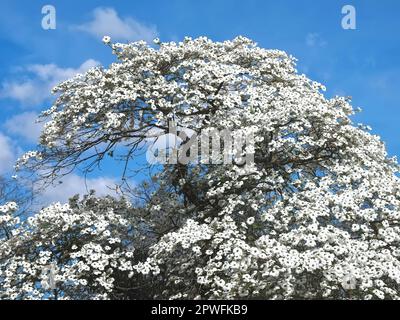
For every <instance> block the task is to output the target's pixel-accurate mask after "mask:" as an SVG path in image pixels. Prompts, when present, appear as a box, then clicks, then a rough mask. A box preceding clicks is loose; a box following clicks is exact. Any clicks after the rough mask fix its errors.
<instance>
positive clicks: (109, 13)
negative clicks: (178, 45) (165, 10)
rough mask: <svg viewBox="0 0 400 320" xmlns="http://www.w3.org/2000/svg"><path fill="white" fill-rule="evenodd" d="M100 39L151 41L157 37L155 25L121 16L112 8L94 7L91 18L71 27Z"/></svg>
mask: <svg viewBox="0 0 400 320" xmlns="http://www.w3.org/2000/svg"><path fill="white" fill-rule="evenodd" d="M73 29H74V30H79V31H83V32H86V33H89V34H91V35H92V36H94V37H96V38H98V39H101V38H102V37H103V36H105V35H107V36H110V37H111V38H112V39H113V40H118V41H137V40H145V41H147V42H151V41H152V40H153V39H154V38H155V37H157V35H158V32H157V29H156V27H155V26H150V25H145V24H143V23H141V22H139V21H137V20H135V19H133V18H131V17H126V18H121V17H119V16H118V13H117V12H116V11H115V10H114V9H113V8H96V9H95V10H94V11H93V20H91V21H89V22H87V23H84V24H81V25H78V26H74V27H73Z"/></svg>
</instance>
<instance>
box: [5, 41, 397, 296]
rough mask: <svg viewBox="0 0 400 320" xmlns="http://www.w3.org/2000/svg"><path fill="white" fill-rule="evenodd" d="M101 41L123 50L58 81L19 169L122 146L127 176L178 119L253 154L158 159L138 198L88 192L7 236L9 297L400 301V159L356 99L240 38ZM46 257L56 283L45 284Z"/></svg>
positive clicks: (59, 170)
mask: <svg viewBox="0 0 400 320" xmlns="http://www.w3.org/2000/svg"><path fill="white" fill-rule="evenodd" d="M104 42H105V43H106V44H107V45H109V46H110V47H111V49H112V51H113V53H114V54H115V55H116V57H117V59H118V60H117V62H115V63H113V64H111V65H110V66H109V67H108V68H102V67H96V68H92V69H91V70H89V71H88V72H86V73H85V74H81V75H77V76H76V77H74V78H73V79H70V80H68V81H65V82H63V83H61V84H60V85H58V86H57V87H56V88H55V89H54V91H55V93H57V94H58V97H57V99H56V101H55V103H54V105H53V106H52V107H51V108H50V109H49V110H48V111H45V112H44V113H43V118H44V119H45V121H47V123H46V124H45V127H44V130H43V133H42V135H41V138H40V144H39V147H38V149H37V150H35V151H31V152H29V153H27V154H25V155H24V156H23V157H22V158H21V159H20V160H19V161H18V164H17V168H18V169H20V170H22V169H23V168H28V169H30V170H34V172H36V173H37V174H38V175H39V176H40V178H41V179H44V180H50V181H51V180H53V179H55V177H57V176H59V175H63V174H67V173H68V172H70V171H71V170H73V169H74V168H76V167H78V168H81V169H83V170H85V171H87V172H89V171H91V170H92V169H93V168H94V167H95V166H97V165H98V164H100V163H101V162H102V161H104V159H105V158H107V157H110V156H111V155H112V157H113V159H115V161H122V162H123V163H124V167H125V170H124V172H123V175H122V177H121V181H126V180H127V179H128V178H129V174H130V172H131V170H137V169H138V168H134V167H133V166H132V165H131V162H132V161H133V159H135V157H138V156H139V155H140V153H141V152H143V150H145V149H146V148H148V146H149V143H151V140H149V136H153V135H154V134H155V133H156V135H157V134H159V133H160V132H161V133H163V134H168V130H169V126H168V123H169V122H170V121H173V122H174V123H177V124H178V125H179V126H180V127H181V128H187V129H190V130H192V131H193V132H196V133H199V134H200V133H201V132H202V131H203V130H207V129H208V128H215V129H216V130H229V131H232V132H234V131H236V130H240V132H242V134H244V135H245V134H251V135H252V136H253V137H254V141H253V143H252V146H251V148H246V149H245V150H242V152H251V153H252V154H253V155H254V158H253V161H252V162H251V163H246V164H245V165H243V164H240V163H237V162H235V161H233V162H231V163H221V164H206V163H202V162H201V161H200V162H199V163H188V164H182V163H176V164H163V165H161V166H159V167H158V168H157V172H156V174H154V175H153V176H152V177H149V181H148V182H145V183H143V184H142V185H140V186H139V187H136V188H135V189H134V190H133V191H132V190H131V193H130V196H132V198H134V199H136V201H132V203H129V202H127V198H123V199H112V198H104V199H101V198H96V197H95V196H94V195H89V196H87V197H85V198H84V199H83V200H80V201H79V200H77V199H72V200H71V203H70V204H69V205H61V204H55V205H52V206H50V207H48V208H45V209H43V210H42V211H41V212H40V213H38V214H37V215H35V216H34V217H31V218H29V219H28V220H27V221H26V222H24V223H22V224H17V225H16V231H15V232H16V234H18V236H17V237H14V238H11V239H4V240H2V242H1V246H0V270H1V271H0V284H1V285H0V288H1V289H0V295H3V296H5V297H14V298H16V297H18V298H46V297H53V296H57V298H66V299H68V298H90V299H91V298H110V299H118V298H121V299H131V298H132V299H133V298H175V299H194V298H196V299H207V298H217V299H221V298H224V299H234V298H249V299H254V298H257V299H291V298H306V299H311V298H328V299H329V298H330V299H333V298H335V299H349V298H352V299H354V298H355V299H384V298H392V299H395V298H400V291H399V284H400V260H399V258H400V247H399V241H400V226H399V218H400V208H399V206H400V184H399V178H398V169H399V167H398V164H397V161H396V159H395V158H389V157H388V155H387V152H386V150H385V145H384V143H383V142H382V141H381V140H380V138H379V137H378V136H376V135H372V134H371V133H370V132H369V130H368V127H365V126H359V125H355V124H354V123H353V122H352V120H351V116H352V115H353V114H354V112H355V111H354V110H353V108H352V106H351V104H350V102H351V101H350V98H348V97H347V98H344V97H333V98H327V97H326V96H325V95H324V91H325V87H324V86H323V85H321V84H319V83H317V82H315V81H312V80H310V79H308V78H307V77H306V76H305V75H304V74H299V73H298V71H297V70H296V60H295V59H294V58H293V57H291V56H289V55H288V54H286V53H285V52H283V51H279V50H267V49H263V48H260V47H258V46H257V44H256V43H254V42H253V41H251V40H249V39H247V38H244V37H238V38H236V39H234V40H232V41H224V42H213V41H211V40H209V39H207V38H204V37H200V38H197V39H191V38H185V39H184V41H182V42H179V43H175V42H169V43H163V42H159V41H155V45H156V47H154V46H150V45H147V44H146V43H144V42H134V43H129V44H119V43H116V44H114V43H112V42H111V40H110V39H109V38H107V37H106V38H105V39H104ZM149 141H150V142H149ZM234 151H235V150H234ZM236 151H237V150H236ZM222 156H223V155H221V157H222ZM1 210H2V211H1ZM1 210H0V212H4V213H7V212H9V211H10V210H11V209H10V208H8V207H7V209H5V208H3V207H2V209H1ZM33 243H35V245H31V244H33ZM11 253H12V254H11ZM10 254H11V256H10ZM50 263H53V264H55V270H56V271H57V272H55V275H54V277H55V278H54V279H55V289H54V288H50V289H49V285H48V282H46V281H45V282H44V284H45V285H43V277H44V276H43V275H42V272H43V268H44V267H45V266H48V265H49V264H50ZM45 280H46V279H45ZM41 281H42V282H41ZM40 283H42V285H41V284H40ZM46 284H47V285H46ZM149 284H150V285H149ZM50 287H51V286H50Z"/></svg>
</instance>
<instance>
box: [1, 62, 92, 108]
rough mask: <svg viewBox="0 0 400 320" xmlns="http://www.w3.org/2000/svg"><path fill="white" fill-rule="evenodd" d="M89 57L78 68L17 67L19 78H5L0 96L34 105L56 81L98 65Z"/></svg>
mask: <svg viewBox="0 0 400 320" xmlns="http://www.w3.org/2000/svg"><path fill="white" fill-rule="evenodd" d="M98 64H99V62H97V61H95V60H93V59H89V60H86V61H85V62H84V63H82V65H80V66H79V67H78V68H76V69H75V68H61V67H59V66H57V65H56V64H34V65H29V66H27V67H22V68H19V69H18V73H17V75H16V77H19V78H20V79H21V77H22V79H21V80H5V81H3V83H2V84H1V89H0V98H3V99H4V98H9V99H13V100H17V101H19V102H20V103H21V104H22V105H23V106H35V105H38V104H40V103H42V102H44V101H45V100H47V99H48V98H50V97H51V89H52V88H53V87H54V86H55V85H57V84H58V83H60V82H62V81H64V80H67V79H68V78H71V77H73V76H75V75H76V74H77V73H83V72H85V71H87V70H88V69H90V68H92V67H94V66H96V65H98Z"/></svg>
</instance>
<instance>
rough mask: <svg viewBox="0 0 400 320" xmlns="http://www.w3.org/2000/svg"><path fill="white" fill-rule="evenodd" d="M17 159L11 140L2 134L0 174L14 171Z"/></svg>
mask: <svg viewBox="0 0 400 320" xmlns="http://www.w3.org/2000/svg"><path fill="white" fill-rule="evenodd" d="M15 158H16V157H15V150H14V148H13V146H12V143H11V141H10V138H9V137H7V136H5V135H4V134H2V133H1V132H0V174H4V173H7V172H11V171H12V169H13V165H14V161H15Z"/></svg>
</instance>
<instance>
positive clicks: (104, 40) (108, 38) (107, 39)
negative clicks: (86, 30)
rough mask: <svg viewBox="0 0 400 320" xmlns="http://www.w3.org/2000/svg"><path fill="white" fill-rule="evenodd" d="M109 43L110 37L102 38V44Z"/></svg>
mask: <svg viewBox="0 0 400 320" xmlns="http://www.w3.org/2000/svg"><path fill="white" fill-rule="evenodd" d="M110 42H111V37H109V36H104V37H103V43H104V44H109V43H110Z"/></svg>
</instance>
